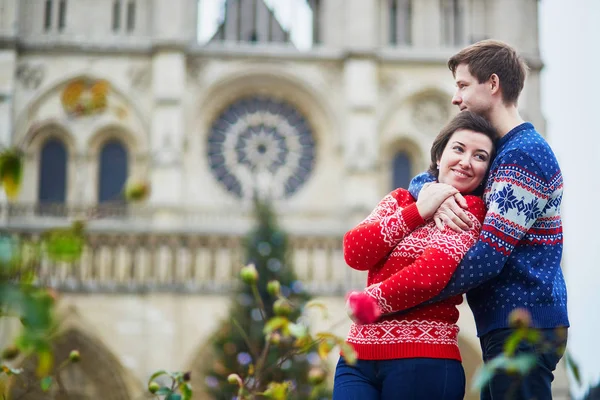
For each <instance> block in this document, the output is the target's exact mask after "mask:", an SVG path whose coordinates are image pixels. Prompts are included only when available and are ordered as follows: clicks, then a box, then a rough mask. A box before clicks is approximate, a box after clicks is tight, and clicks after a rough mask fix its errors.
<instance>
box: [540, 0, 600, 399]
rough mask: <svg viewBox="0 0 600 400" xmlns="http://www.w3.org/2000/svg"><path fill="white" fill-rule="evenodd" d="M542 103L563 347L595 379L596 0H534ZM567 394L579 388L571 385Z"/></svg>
mask: <svg viewBox="0 0 600 400" xmlns="http://www.w3.org/2000/svg"><path fill="white" fill-rule="evenodd" d="M539 5H540V40H541V43H540V45H541V52H542V59H543V61H544V63H545V65H546V66H545V68H544V70H543V74H542V107H543V112H544V115H545V117H546V120H547V133H548V137H549V141H550V144H551V145H552V147H553V149H554V151H555V153H556V155H557V158H558V160H559V162H560V165H561V169H562V172H563V177H564V180H565V192H564V198H563V208H562V215H563V221H564V233H565V247H564V254H563V266H564V267H565V274H566V279H567V286H568V296H569V298H568V305H569V319H570V323H571V329H570V331H569V344H568V349H569V351H570V352H571V353H572V355H573V357H574V359H575V360H576V361H577V362H578V363H579V364H580V367H581V372H582V375H583V381H584V384H583V388H585V387H588V386H589V385H596V384H598V382H599V381H600V341H599V340H598V336H599V333H600V313H599V312H598V307H599V306H600V233H599V231H598V229H599V227H600V212H599V211H598V210H599V204H600V182H599V180H598V176H599V173H600V121H599V118H598V117H600V97H599V94H600V79H598V73H599V72H600V43H599V42H598V41H599V40H600V0H570V1H567V0H541V1H539ZM571 387H572V393H573V395H574V396H575V398H581V396H582V394H583V393H584V391H583V388H578V387H577V386H576V385H575V384H573V385H572V386H571Z"/></svg>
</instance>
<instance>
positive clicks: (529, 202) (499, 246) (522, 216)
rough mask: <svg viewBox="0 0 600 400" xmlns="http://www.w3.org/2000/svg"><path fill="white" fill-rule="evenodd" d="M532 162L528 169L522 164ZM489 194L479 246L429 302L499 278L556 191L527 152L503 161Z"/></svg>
mask: <svg viewBox="0 0 600 400" xmlns="http://www.w3.org/2000/svg"><path fill="white" fill-rule="evenodd" d="M517 157H519V158H523V159H525V160H526V161H528V163H527V164H528V167H527V168H525V167H523V166H522V165H523V164H524V162H521V163H520V164H519V165H517V164H516V163H515V162H514V161H513V160H514V159H515V158H517ZM499 161H500V163H499V166H498V168H497V169H496V173H495V174H494V175H493V177H492V179H493V181H492V185H491V188H490V191H489V194H487V199H486V200H487V201H486V203H487V205H488V211H487V214H486V217H485V221H484V222H483V226H482V228H481V233H480V235H479V239H478V241H477V243H475V245H474V246H473V247H472V248H471V250H469V252H467V254H466V256H465V257H464V258H463V260H462V262H461V263H460V265H459V266H458V268H457V270H456V272H455V273H454V275H453V276H452V279H450V282H449V283H448V285H447V286H446V287H445V288H444V289H443V290H442V291H441V292H440V294H439V295H437V296H436V297H434V298H433V299H431V300H430V301H428V302H427V303H428V304H430V303H434V302H437V301H441V300H445V299H447V298H449V297H452V296H455V295H458V294H462V293H466V292H467V291H469V290H471V289H473V288H475V287H477V286H479V285H481V284H482V283H484V282H486V281H488V280H490V279H492V278H494V277H496V276H498V275H499V274H500V272H501V271H502V269H503V268H504V265H505V264H506V261H507V260H508V258H509V257H510V255H511V253H512V251H513V250H514V248H515V246H516V245H517V244H518V243H519V242H520V241H521V239H523V237H524V236H525V234H526V233H527V231H528V230H529V229H530V228H531V226H532V225H533V224H534V222H535V221H536V220H537V219H538V218H539V217H541V216H543V215H544V214H545V211H546V209H547V207H546V205H547V204H548V199H549V197H550V195H551V194H552V191H553V188H552V187H551V186H550V185H549V184H548V182H547V181H546V179H545V178H544V175H543V173H542V170H541V169H540V168H539V167H538V166H537V164H536V163H535V162H534V161H533V160H531V159H530V158H529V156H528V155H526V154H523V153H520V152H519V153H518V155H517V156H515V154H508V155H506V156H505V157H504V159H503V160H499Z"/></svg>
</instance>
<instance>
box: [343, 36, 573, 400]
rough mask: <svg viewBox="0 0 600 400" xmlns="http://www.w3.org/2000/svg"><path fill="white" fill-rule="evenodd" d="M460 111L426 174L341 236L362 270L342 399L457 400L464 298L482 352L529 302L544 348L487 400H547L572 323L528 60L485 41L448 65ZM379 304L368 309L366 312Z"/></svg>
mask: <svg viewBox="0 0 600 400" xmlns="http://www.w3.org/2000/svg"><path fill="white" fill-rule="evenodd" d="M448 67H449V69H450V71H451V72H452V74H453V76H454V79H455V81H456V93H455V95H454V97H453V98H452V103H453V104H454V105H456V106H458V107H459V109H460V111H461V112H460V113H458V115H457V116H456V117H455V118H454V119H452V120H451V121H450V122H449V123H448V125H446V126H445V127H443V128H442V130H441V131H440V133H439V135H438V136H437V137H436V139H435V140H434V143H433V145H432V148H431V164H430V167H429V170H428V171H427V172H425V173H423V174H421V175H418V176H417V177H415V178H414V179H413V180H412V182H411V184H410V187H409V188H408V190H406V189H402V188H399V189H396V190H394V191H392V192H391V193H390V194H388V195H387V196H385V197H384V198H383V199H382V200H381V201H380V203H379V204H378V205H377V206H376V207H375V209H374V210H373V212H372V213H371V214H370V215H369V216H368V217H367V218H366V219H365V220H364V221H362V222H361V223H360V224H358V225H357V226H356V227H355V228H353V229H351V230H350V231H349V232H347V233H346V235H345V236H344V257H345V260H346V262H347V264H348V265H349V266H350V267H352V268H354V269H358V270H365V271H368V278H367V287H366V288H365V290H363V291H362V292H353V293H350V294H349V295H348V307H349V312H350V313H351V316H352V318H353V320H354V323H353V324H352V326H351V328H350V332H349V334H348V337H347V342H348V343H350V344H351V345H352V346H353V347H354V349H355V350H356V352H357V355H358V362H357V363H356V364H355V365H349V364H347V363H346V361H345V360H344V357H343V355H342V356H341V357H340V360H339V362H338V365H337V367H336V372H335V381H334V394H333V398H334V400H345V399H360V400H371V399H373V400H375V399H377V400H391V399H426V400H429V399H432V400H455V399H456V400H458V399H462V398H463V397H464V395H465V374H464V370H463V367H462V364H461V357H460V352H459V349H458V342H457V338H458V327H457V325H456V322H457V321H458V316H459V312H458V309H457V305H458V304H460V303H461V302H462V294H463V293H466V294H467V300H468V303H469V306H470V308H471V310H472V312H473V315H474V317H475V323H476V326H477V335H478V336H479V339H480V343H481V350H482V354H483V361H484V362H489V361H490V360H491V359H493V358H495V357H496V356H498V355H500V354H501V353H502V352H503V350H504V345H505V342H506V341H507V339H508V338H509V337H510V336H511V334H512V333H513V332H514V329H513V328H512V327H511V326H510V325H509V321H508V317H509V315H510V313H511V312H512V311H514V310H516V309H524V310H526V311H527V312H528V313H529V314H530V316H531V323H532V326H533V328H534V329H535V330H537V331H538V332H539V334H540V335H541V337H542V338H543V342H544V343H552V346H537V345H533V344H527V343H525V342H523V343H521V344H520V345H519V346H518V348H517V350H516V353H517V354H522V353H529V354H532V355H534V356H535V359H536V364H535V366H534V367H533V368H532V369H531V370H530V371H529V373H528V374H527V375H525V376H522V377H519V376H514V375H510V374H507V373H505V372H502V371H501V372H499V373H497V374H496V375H494V377H493V378H492V379H491V380H490V382H489V383H488V384H487V385H486V386H484V387H483V388H482V390H481V399H486V400H487V399H501V400H505V399H508V398H510V399H511V400H512V399H527V400H530V399H537V400H545V399H551V398H552V394H551V382H552V380H553V371H554V369H555V368H556V365H557V363H558V361H559V360H560V358H561V357H562V355H563V352H564V347H565V345H566V340H567V329H568V326H569V321H568V317H567V293H566V285H565V281H564V278H563V274H562V270H561V267H560V261H561V255H562V244H563V237H562V222H561V217H560V205H561V199H562V191H563V182H562V174H561V171H560V167H559V165H558V162H557V160H556V157H555V155H554V153H553V152H552V150H551V148H550V146H549V145H548V143H547V142H546V141H545V140H544V139H543V138H542V136H541V135H540V134H539V133H538V132H537V131H536V129H535V128H534V126H533V125H532V124H531V123H529V122H525V121H524V120H523V119H522V118H521V116H520V115H519V112H518V109H517V102H518V99H519V95H520V93H521V91H522V90H523V86H524V82H525V77H526V73H527V66H526V64H525V62H524V60H523V59H522V57H521V56H519V54H518V53H517V52H516V51H515V49H513V48H512V47H510V46H509V45H507V44H505V43H502V42H499V41H494V40H485V41H481V42H478V43H475V44H473V45H471V46H469V47H466V48H465V49H463V50H461V51H460V52H459V53H457V54H455V55H454V56H453V57H451V58H450V60H449V61H448ZM365 310H373V312H365Z"/></svg>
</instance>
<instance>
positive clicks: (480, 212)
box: [465, 194, 487, 222]
mask: <svg viewBox="0 0 600 400" xmlns="http://www.w3.org/2000/svg"><path fill="white" fill-rule="evenodd" d="M465 200H466V201H467V209H468V211H469V212H470V213H471V214H473V215H474V216H475V218H477V219H478V220H479V221H480V222H483V220H484V218H485V213H486V212H487V209H486V207H485V203H484V201H483V199H482V198H481V197H479V196H474V195H470V194H469V195H466V196H465Z"/></svg>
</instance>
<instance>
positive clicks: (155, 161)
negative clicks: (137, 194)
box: [150, 49, 185, 207]
mask: <svg viewBox="0 0 600 400" xmlns="http://www.w3.org/2000/svg"><path fill="white" fill-rule="evenodd" d="M184 85H185V55H184V54H183V53H182V52H181V51H178V50H168V49H165V50H161V51H158V52H156V53H155V55H154V58H153V61H152V94H153V97H154V111H153V113H152V127H151V135H150V137H151V151H152V173H151V180H152V187H153V190H152V197H151V199H150V201H151V203H154V204H156V205H161V206H171V207H172V206H178V205H179V204H180V203H181V201H182V192H183V162H182V157H183V142H184V130H185V127H184V121H183V119H184V118H183V104H182V99H183V91H184Z"/></svg>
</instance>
